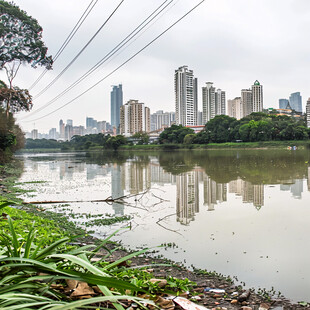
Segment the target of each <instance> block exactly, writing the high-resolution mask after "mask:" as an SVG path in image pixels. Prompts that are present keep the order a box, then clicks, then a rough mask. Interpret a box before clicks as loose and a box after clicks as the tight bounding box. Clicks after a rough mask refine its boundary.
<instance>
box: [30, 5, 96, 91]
mask: <svg viewBox="0 0 310 310" xmlns="http://www.w3.org/2000/svg"><path fill="white" fill-rule="evenodd" d="M94 1H95V2H94ZM93 2H94V3H93ZM97 2H98V0H92V1H91V2H90V3H89V5H88V6H87V8H86V10H85V11H84V12H83V14H82V16H81V17H80V18H79V20H78V21H77V23H76V24H75V26H74V27H73V29H72V30H71V32H70V33H69V35H68V36H67V38H66V40H65V41H64V42H63V44H62V45H61V47H60V48H59V49H58V51H57V52H56V54H55V56H54V57H53V64H54V63H55V62H56V60H57V58H58V57H59V56H60V55H61V54H62V52H63V51H64V49H65V48H66V47H67V45H68V44H69V43H70V41H71V40H72V38H73V37H74V35H75V34H76V32H77V31H78V30H79V28H80V27H81V26H82V25H83V23H84V21H85V19H86V18H87V16H88V15H89V13H90V12H91V11H92V10H93V8H94V7H95V5H96V4H97ZM92 3H93V4H92ZM47 71H48V69H45V70H44V71H43V72H42V73H41V74H40V76H39V77H38V78H37V79H36V80H35V81H34V82H33V84H32V85H31V86H30V87H28V90H31V89H33V88H34V87H35V86H36V85H37V84H38V83H39V81H40V80H41V79H42V78H43V76H44V75H45V74H46V72H47Z"/></svg>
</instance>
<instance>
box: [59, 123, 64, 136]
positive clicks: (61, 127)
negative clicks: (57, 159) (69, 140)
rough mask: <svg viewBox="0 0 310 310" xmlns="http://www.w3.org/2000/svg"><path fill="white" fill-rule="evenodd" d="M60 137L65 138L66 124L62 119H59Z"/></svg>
mask: <svg viewBox="0 0 310 310" xmlns="http://www.w3.org/2000/svg"><path fill="white" fill-rule="evenodd" d="M59 138H60V139H61V140H64V139H65V124H64V122H63V120H62V119H61V120H60V121H59Z"/></svg>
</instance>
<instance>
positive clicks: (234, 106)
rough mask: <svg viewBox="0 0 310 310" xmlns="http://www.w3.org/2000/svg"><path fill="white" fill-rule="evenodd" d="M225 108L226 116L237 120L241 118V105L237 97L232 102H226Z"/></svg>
mask: <svg viewBox="0 0 310 310" xmlns="http://www.w3.org/2000/svg"><path fill="white" fill-rule="evenodd" d="M227 106H228V108H227V110H228V116H230V117H234V118H236V119H238V120H239V119H241V118H242V117H243V110H242V108H243V105H242V101H241V98H240V97H237V98H235V99H233V100H228V104H227Z"/></svg>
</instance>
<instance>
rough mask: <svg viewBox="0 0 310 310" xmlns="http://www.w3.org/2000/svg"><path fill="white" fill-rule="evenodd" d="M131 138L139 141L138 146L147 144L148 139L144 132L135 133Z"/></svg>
mask: <svg viewBox="0 0 310 310" xmlns="http://www.w3.org/2000/svg"><path fill="white" fill-rule="evenodd" d="M132 138H134V139H139V142H138V144H139V145H141V144H148V143H149V140H150V137H149V135H148V134H147V133H146V132H137V133H135V134H134V135H132Z"/></svg>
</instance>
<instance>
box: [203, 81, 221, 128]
mask: <svg viewBox="0 0 310 310" xmlns="http://www.w3.org/2000/svg"><path fill="white" fill-rule="evenodd" d="M221 114H222V115H225V114H226V93H225V92H224V91H223V90H221V89H217V90H216V89H215V87H214V86H213V83H212V82H206V86H205V87H203V88H202V123H203V125H204V124H205V123H207V122H208V121H209V120H210V119H212V118H214V117H215V116H216V115H221Z"/></svg>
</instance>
